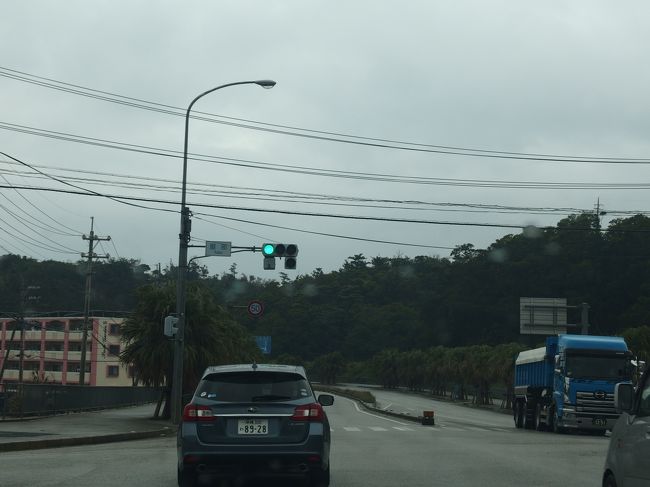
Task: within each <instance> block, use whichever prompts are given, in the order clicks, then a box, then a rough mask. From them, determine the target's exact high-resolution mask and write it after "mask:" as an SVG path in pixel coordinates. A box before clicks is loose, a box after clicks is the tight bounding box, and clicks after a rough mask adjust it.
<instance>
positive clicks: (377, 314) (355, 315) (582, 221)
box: [0, 213, 650, 396]
mask: <svg viewBox="0 0 650 487" xmlns="http://www.w3.org/2000/svg"><path fill="white" fill-rule="evenodd" d="M648 232H650V218H648V217H646V216H643V215H636V216H632V217H629V218H624V219H617V220H613V221H612V222H611V223H610V225H609V227H608V228H607V229H606V230H605V231H601V229H600V223H599V221H598V219H597V218H596V217H595V216H594V215H593V214H589V213H585V214H578V215H570V216H568V217H567V218H564V219H562V220H561V221H560V222H558V224H557V226H556V227H555V228H549V229H543V230H542V229H535V228H528V229H526V230H525V231H523V232H521V233H517V234H512V235H505V236H503V237H502V238H499V239H498V240H496V241H495V242H493V243H492V244H491V245H489V246H488V247H487V248H486V249H477V248H475V247H474V246H473V245H472V244H469V243H468V244H463V245H459V246H458V247H456V249H454V251H452V253H451V258H438V257H432V256H417V257H414V258H409V257H404V256H396V257H391V258H389V257H366V256H364V255H363V254H354V255H351V256H350V257H349V258H348V259H346V261H345V262H344V263H343V264H342V266H341V267H340V268H339V269H337V270H335V271H332V272H328V273H325V272H323V270H322V269H316V270H315V271H313V272H311V273H310V274H304V275H298V276H297V277H295V278H291V277H290V276H289V275H287V274H283V275H282V277H281V280H280V281H279V282H278V281H270V280H262V279H259V278H256V277H255V276H247V275H245V274H243V273H241V272H239V271H238V270H237V266H236V265H232V266H231V267H230V269H229V271H227V272H225V273H223V274H222V275H220V276H211V277H210V276H208V275H207V269H206V268H205V267H201V266H199V265H198V264H196V262H193V263H192V264H191V266H190V270H189V280H190V281H191V282H193V283H194V282H197V283H202V284H204V285H205V286H207V288H208V289H209V290H210V293H211V295H212V296H214V298H215V299H216V300H217V302H218V304H219V305H220V306H221V307H222V309H223V310H227V311H228V312H229V314H230V316H231V319H232V320H236V321H237V322H238V323H239V324H240V325H242V326H243V327H244V328H245V329H246V330H247V331H248V332H249V333H250V334H251V335H271V336H272V337H273V355H272V356H271V357H267V359H269V360H277V358H278V356H279V355H283V354H285V355H286V354H288V355H289V356H290V358H291V361H294V362H297V363H298V362H299V363H303V364H307V363H309V362H311V361H314V360H316V359H317V358H318V357H320V356H322V355H327V354H331V353H334V352H340V353H341V354H343V356H344V357H345V359H346V361H348V362H354V363H364V364H366V363H369V361H370V360H371V359H372V358H373V357H376V356H378V355H379V354H380V352H381V353H383V351H388V352H386V354H387V355H385V356H383V355H382V356H381V357H382V366H381V367H373V368H371V369H367V370H366V371H365V372H364V373H363V374H362V375H366V376H371V375H373V374H375V373H376V372H377V373H378V372H379V371H381V379H380V378H379V377H376V380H377V381H380V380H381V381H386V384H393V383H396V382H399V381H402V380H406V379H407V377H403V376H395V374H394V373H393V372H391V367H392V366H391V365H390V364H391V363H392V360H393V359H394V357H392V356H390V353H389V352H394V353H401V352H408V351H411V350H415V349H418V350H423V351H424V353H426V354H427V356H428V357H429V360H428V361H427V362H426V363H427V364H431V363H434V364H436V368H435V369H434V368H432V367H431V366H430V365H427V366H426V367H425V369H424V370H420V369H418V368H415V367H413V366H412V365H410V366H408V367H407V369H408V372H407V375H408V382H409V383H412V384H413V386H414V387H418V385H419V384H422V383H423V381H424V383H428V384H429V386H431V387H436V388H439V389H440V390H447V389H448V386H447V385H446V383H445V382H446V381H449V380H451V379H450V378H452V377H453V380H454V384H456V385H457V389H458V391H457V393H458V395H459V396H462V395H463V394H465V392H464V388H465V387H466V384H469V381H471V380H472V379H471V378H470V377H466V376H464V375H463V374H461V373H460V371H459V370H458V367H459V365H458V364H459V363H462V362H463V360H465V358H464V355H463V354H462V353H461V352H460V351H457V352H447V350H448V349H459V350H465V349H466V348H467V347H471V346H478V345H489V346H492V347H494V346H497V345H499V344H503V343H515V342H517V341H520V340H521V337H520V335H519V297H522V296H534V297H564V298H567V300H568V301H569V303H570V304H579V303H581V302H587V303H589V304H590V306H591V310H590V323H591V333H593V334H601V335H614V334H621V333H623V331H624V330H626V329H627V328H630V326H632V325H634V326H637V325H638V326H641V325H650V239H648V238H647V234H648ZM233 264H235V263H234V262H233ZM85 271H86V269H85V264H84V263H83V262H79V263H61V262H54V261H45V262H38V261H36V260H34V259H28V258H24V257H19V256H14V255H9V256H4V257H2V258H0V310H2V311H16V310H18V309H19V307H20V292H19V289H20V286H21V285H33V284H38V285H40V286H41V293H40V294H41V300H40V301H39V302H38V303H37V304H36V305H35V308H36V311H52V310H65V311H77V310H81V309H82V306H83V289H84V278H85ZM176 273H177V269H176V268H175V267H173V266H171V265H170V266H168V267H166V268H165V269H163V270H161V271H158V270H154V271H151V270H150V269H149V268H148V267H147V266H146V265H143V264H141V263H140V262H138V261H134V260H126V259H121V260H117V261H109V262H101V263H97V265H96V267H95V277H94V279H93V289H94V291H93V297H92V301H91V302H92V307H93V308H94V309H104V310H119V311H131V310H133V309H136V306H138V305H137V295H136V292H135V290H136V289H137V288H138V287H140V286H142V285H146V284H155V285H160V286H164V285H165V283H167V282H170V281H173V280H174V279H175V277H176ZM253 299H258V300H260V301H262V302H263V303H264V307H265V311H264V315H263V316H262V317H260V318H251V317H249V316H248V314H247V313H246V311H245V308H242V306H245V305H246V304H247V303H248V302H249V301H250V300H253ZM170 305H171V308H170V309H173V302H172V303H171V304H170ZM222 314H223V313H222ZM224 316H225V315H224ZM224 319H225V318H224ZM569 321H570V322H578V321H579V316H577V315H576V314H574V315H572V314H571V312H570V313H569ZM443 350H444V351H443ZM479 352H480V350H478V349H477V353H479ZM479 355H480V353H479ZM391 357H392V358H391ZM362 368H363V367H362ZM348 370H352V369H350V368H349V367H348ZM348 370H344V371H343V372H341V373H342V374H343V375H344V376H346V377H347V376H348ZM358 370H360V369H358ZM443 370H444V371H445V373H444V376H443V375H442V373H441V371H443ZM352 375H357V376H358V375H359V374H358V373H357V372H354V373H353V374H352ZM422 377H424V379H423V378H422ZM443 379H444V380H443Z"/></svg>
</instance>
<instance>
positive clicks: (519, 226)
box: [0, 184, 650, 233]
mask: <svg viewBox="0 0 650 487" xmlns="http://www.w3.org/2000/svg"><path fill="white" fill-rule="evenodd" d="M3 187H9V186H7V185H1V184H0V188H3ZM11 187H13V186H11ZM16 187H17V188H18V189H22V190H32V191H49V192H57V193H65V194H75V195H81V196H94V197H104V198H109V199H112V200H116V201H121V200H125V201H140V202H147V203H159V204H166V205H173V206H177V205H178V202H176V201H171V200H162V199H153V198H143V197H134V196H124V195H112V194H111V195H108V194H101V193H96V192H92V193H88V192H85V191H72V190H63V189H56V188H46V187H34V186H20V187H18V186H16ZM188 206H191V207H201V208H214V209H220V210H232V211H246V212H253V213H263V214H282V215H295V216H307V217H319V218H332V219H342V220H355V221H376V222H391V223H411V224H422V225H441V226H467V227H485V228H512V229H520V230H523V229H526V228H529V227H531V225H529V224H509V223H481V222H462V221H443V220H417V219H410V218H391V217H376V216H363V215H341V214H337V213H317V212H304V211H294V210H283V209H270V208H250V207H242V206H230V205H216V204H207V203H198V202H188ZM148 209H151V210H158V211H167V212H174V213H178V211H174V210H169V209H166V208H154V207H148ZM195 214H199V215H200V213H195ZM204 216H214V215H209V214H205V215H204ZM537 228H538V229H540V230H554V231H596V230H594V229H593V228H588V227H551V226H544V227H537ZM602 231H603V232H630V233H650V230H644V229H615V230H612V229H603V230H602Z"/></svg>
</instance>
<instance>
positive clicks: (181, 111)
mask: <svg viewBox="0 0 650 487" xmlns="http://www.w3.org/2000/svg"><path fill="white" fill-rule="evenodd" d="M0 76H3V77H5V78H9V79H13V80H16V81H21V82H25V83H30V84H34V85H37V86H41V87H45V88H50V89H54V90H58V91H63V92H67V93H71V94H75V95H80V96H85V97H89V98H94V99H98V100H101V101H106V102H110V103H117V104H120V105H125V106H129V107H132V108H139V109H144V110H149V111H154V112H158V113H163V114H167V115H173V116H178V117H184V116H185V108H182V107H175V106H172V105H167V104H163V103H158V102H153V101H148V100H144V99H141V98H134V97H129V96H124V95H120V94H116V93H111V92H108V91H101V90H96V89H93V88H88V87H85V86H81V85H77V84H72V83H68V82H64V81H58V80H55V79H52V78H46V77H42V76H37V75H33V74H29V73H26V72H24V71H18V70H15V69H10V68H7V67H1V66H0ZM190 116H191V118H194V119H197V120H202V121H205V122H211V123H219V124H224V125H230V126H234V127H239V128H244V129H248V130H257V131H263V132H269V133H274V134H279V135H287V136H293V137H301V138H307V139H314V140H320V141H326V142H336V143H342V144H354V145H361V146H367V147H375V148H382V149H393V150H405V151H413V152H425V153H435V154H445V155H455V156H468V157H483V158H497V159H516V160H528V161H540V162H577V163H590V164H621V163H622V164H648V163H650V159H649V158H622V157H601V156H572V155H557V154H550V153H531V152H516V151H501V150H489V149H482V148H480V149H479V148H472V147H460V146H453V145H440V144H426V143H420V142H410V141H401V140H395V139H389V138H381V137H367V136H361V135H356V134H346V133H343V132H333V131H325V130H315V129H310V128H304V127H297V126H291V125H281V124H275V123H268V122H260V121H256V120H250V119H244V118H236V117H227V116H223V115H217V114H211V113H207V112H200V111H194V113H193V114H191V115H190ZM251 124H253V125H251Z"/></svg>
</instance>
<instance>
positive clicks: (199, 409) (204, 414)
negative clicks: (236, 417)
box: [183, 404, 216, 422]
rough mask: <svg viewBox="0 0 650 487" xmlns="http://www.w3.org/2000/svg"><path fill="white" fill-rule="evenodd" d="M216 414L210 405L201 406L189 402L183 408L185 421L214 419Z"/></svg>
mask: <svg viewBox="0 0 650 487" xmlns="http://www.w3.org/2000/svg"><path fill="white" fill-rule="evenodd" d="M215 419H216V416H215V415H214V413H213V412H212V409H211V408H210V407H208V406H199V405H197V404H188V405H187V406H185V409H183V421H187V422H196V421H214V420H215Z"/></svg>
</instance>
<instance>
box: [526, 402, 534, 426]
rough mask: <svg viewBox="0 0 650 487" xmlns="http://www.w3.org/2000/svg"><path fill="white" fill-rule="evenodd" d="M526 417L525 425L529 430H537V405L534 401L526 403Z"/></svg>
mask: <svg viewBox="0 0 650 487" xmlns="http://www.w3.org/2000/svg"><path fill="white" fill-rule="evenodd" d="M525 411H526V419H525V421H524V426H525V427H526V429H527V430H536V429H537V407H536V406H535V405H534V404H532V403H527V404H526V409H525Z"/></svg>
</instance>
